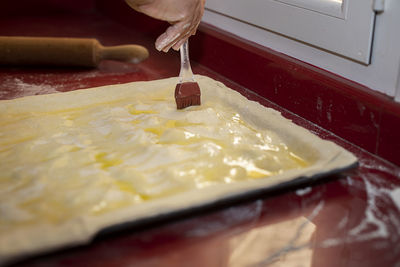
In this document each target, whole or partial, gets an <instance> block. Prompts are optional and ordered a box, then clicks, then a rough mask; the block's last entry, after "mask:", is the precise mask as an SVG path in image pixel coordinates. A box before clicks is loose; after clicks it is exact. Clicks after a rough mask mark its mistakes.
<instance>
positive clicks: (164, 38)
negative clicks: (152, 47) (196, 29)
mask: <svg viewBox="0 0 400 267" xmlns="http://www.w3.org/2000/svg"><path fill="white" fill-rule="evenodd" d="M190 26H191V25H190V24H188V23H185V22H179V23H177V24H174V25H172V26H170V27H168V29H167V30H166V31H165V33H163V34H161V35H160V36H159V37H158V38H157V40H156V48H157V50H158V51H164V52H168V50H169V49H170V48H171V47H172V46H173V45H174V44H175V43H176V42H177V41H179V40H181V39H182V37H183V36H185V35H186V34H187V32H188V31H189V30H190V29H191V27H190Z"/></svg>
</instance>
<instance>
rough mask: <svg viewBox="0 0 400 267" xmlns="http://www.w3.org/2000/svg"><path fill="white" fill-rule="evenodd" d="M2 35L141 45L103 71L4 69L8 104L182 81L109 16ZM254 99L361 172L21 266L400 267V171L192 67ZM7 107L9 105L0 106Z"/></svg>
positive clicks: (6, 24) (173, 65)
mask: <svg viewBox="0 0 400 267" xmlns="http://www.w3.org/2000/svg"><path fill="white" fill-rule="evenodd" d="M0 34H1V35H30V36H71V37H95V38H98V39H99V40H100V41H101V42H102V43H103V44H104V45H116V44H124V43H138V44H142V45H145V46H146V47H148V48H149V50H150V58H149V59H148V60H146V61H144V62H142V63H140V64H137V65H134V64H131V63H121V62H115V61H104V62H102V63H101V65H100V66H99V68H98V69H65V68H64V69H63V68H8V67H2V68H1V69H0V99H13V98H17V97H23V96H26V95H34V94H46V93H57V92H64V91H70V90H75V89H83V88H88V87H94V86H101V85H107V84H115V83H126V82H131V81H143V80H153V79H160V78H166V77H171V76H176V75H178V73H179V57H178V56H179V55H178V53H177V52H171V53H169V54H163V53H160V52H157V51H156V50H155V49H154V48H153V39H151V38H148V37H146V36H144V35H143V34H141V33H139V32H135V31H132V30H130V29H128V28H125V27H124V26H122V25H119V24H117V23H115V22H113V21H111V20H109V19H107V18H105V17H102V16H100V15H96V14H91V15H87V16H84V17H82V16H79V15H65V14H61V15H56V16H40V17H39V16H37V17H35V16H32V17H27V16H24V17H15V16H14V17H9V18H2V19H0ZM192 65H193V70H194V72H195V73H198V74H202V75H207V76H210V77H212V78H214V79H216V80H219V81H221V82H223V83H225V84H226V85H227V86H228V87H230V88H232V89H234V90H237V91H239V92H241V93H242V94H244V95H246V96H247V97H248V98H250V99H252V100H255V101H258V102H260V103H261V104H263V105H265V106H267V107H272V108H274V109H276V110H278V111H280V112H282V114H283V115H284V116H285V117H287V118H289V119H291V120H293V121H294V122H295V123H297V124H299V125H301V126H303V127H305V128H307V129H308V130H310V131H312V132H313V133H315V134H316V135H318V136H320V137H321V138H323V139H327V140H331V141H333V142H335V143H337V144H338V145H340V146H342V147H344V148H346V149H348V150H349V151H351V152H352V153H354V154H355V155H356V156H357V157H358V159H359V166H358V167H357V168H356V169H353V170H349V171H346V172H344V173H341V174H338V175H331V176H329V177H325V178H324V179H322V180H318V181H315V182H314V183H312V184H305V185H303V186H302V187H297V188H287V189H284V190H279V191H277V192H274V193H272V194H268V195H263V196H256V197H251V198H249V199H246V200H241V201H237V202H232V203H230V204H229V205H225V206H218V207H210V208H208V209H205V210H201V211H196V212H194V213H193V214H189V215H185V216H175V217H172V218H169V219H165V220H162V221H157V222H155V223H151V224H149V225H145V226H141V227H139V228H134V229H127V230H125V231H123V232H120V233H114V234H111V235H105V236H101V237H99V238H97V239H96V240H95V241H93V242H92V243H91V244H89V245H86V246H82V247H77V248H70V249H66V250H63V251H59V252H56V253H52V254H49V255H42V256H38V257H35V258H31V259H27V260H26V261H24V262H20V263H18V265H19V266H71V265H72V266H192V267H194V266H327V267H329V266H335V267H337V266H364V267H365V266H400V230H399V229H400V167H398V166H396V165H394V164H391V163H389V162H387V161H385V160H383V159H382V158H379V157H377V156H375V155H373V154H371V153H369V152H366V151H365V150H362V149H360V148H359V147H357V146H355V145H352V144H351V143H348V142H347V141H345V140H343V139H341V138H339V137H337V136H336V135H334V134H332V133H331V132H329V131H326V130H324V129H322V128H320V127H319V126H317V125H315V124H312V123H310V122H308V121H307V120H305V119H302V118H301V117H298V116H297V115H295V114H293V113H290V112H288V111H287V110H285V109H283V108H281V107H279V106H277V105H275V104H274V103H272V102H270V101H268V100H267V99H264V98H262V97H260V96H258V95H256V94H255V93H252V92H251V88H249V89H246V88H243V87H241V86H239V85H238V84H236V83H234V82H232V81H230V80H228V79H226V78H224V77H223V76H221V75H219V74H218V73H215V72H213V71H211V70H209V69H208V68H206V67H204V66H202V65H199V64H196V63H192ZM0 104H1V101H0Z"/></svg>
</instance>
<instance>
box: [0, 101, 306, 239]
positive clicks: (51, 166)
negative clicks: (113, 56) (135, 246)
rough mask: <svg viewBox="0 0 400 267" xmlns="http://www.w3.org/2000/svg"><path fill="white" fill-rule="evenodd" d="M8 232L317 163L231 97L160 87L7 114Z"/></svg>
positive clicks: (3, 159)
mask: <svg viewBox="0 0 400 267" xmlns="http://www.w3.org/2000/svg"><path fill="white" fill-rule="evenodd" d="M0 125H1V127H2V131H1V133H0V212H1V219H0V233H1V232H3V231H9V230H10V229H16V227H23V226H24V225H30V224H34V223H40V222H47V223H60V222H63V221H66V220H69V219H73V218H76V217H79V216H82V215H94V216H96V215H98V214H103V213H105V212H109V211H111V210H114V209H118V208H121V207H125V206H128V205H136V204H139V203H141V202H143V201H150V200H152V199H155V198H162V197H167V196H170V195H173V194H178V193H179V192H184V191H187V190H193V189H201V188H204V187H209V186H213V185H216V184H224V183H226V184H229V183H237V182H241V181H246V180H249V179H268V177H269V176H271V175H276V174H279V173H282V172H284V171H286V170H290V169H298V168H304V167H306V166H308V165H309V163H308V162H307V161H305V160H304V159H302V158H301V157H300V156H299V155H296V154H294V153H293V151H291V150H290V148H288V147H287V145H286V144H284V143H283V142H282V140H281V139H280V138H279V137H278V136H276V134H274V133H273V132H269V131H262V132H261V131H258V130H257V129H255V128H254V127H252V126H251V125H250V124H249V123H247V122H246V121H244V120H243V119H242V117H241V116H240V114H238V113H237V112H235V111H234V110H232V109H231V108H229V107H225V106H223V105H218V106H215V105H212V104H207V103H206V104H204V105H202V106H199V107H190V108H188V109H186V110H184V111H177V110H175V106H174V105H171V103H169V102H168V101H167V100H166V98H163V97H161V96H159V97H157V96H155V97H153V98H149V99H146V98H141V99H135V98H132V99H123V100H120V101H113V102H110V103H100V104H93V105H89V106H83V107H80V108H73V109H65V110H58V109H57V110H54V111H51V112H36V113H23V114H18V115H10V114H0Z"/></svg>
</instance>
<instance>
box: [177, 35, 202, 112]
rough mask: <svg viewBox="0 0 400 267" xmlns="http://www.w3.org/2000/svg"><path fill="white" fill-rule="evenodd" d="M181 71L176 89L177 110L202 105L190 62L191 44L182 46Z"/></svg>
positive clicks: (186, 43) (187, 43)
mask: <svg viewBox="0 0 400 267" xmlns="http://www.w3.org/2000/svg"><path fill="white" fill-rule="evenodd" d="M179 50H180V54H181V71H180V72H179V83H178V84H177V85H176V87H175V102H176V107H177V109H184V108H186V107H189V106H195V105H200V87H199V85H198V84H197V82H196V80H195V79H194V76H193V72H192V68H191V67H190V60H189V42H188V41H187V40H186V42H185V43H184V44H183V45H182V46H181V48H180V49H179Z"/></svg>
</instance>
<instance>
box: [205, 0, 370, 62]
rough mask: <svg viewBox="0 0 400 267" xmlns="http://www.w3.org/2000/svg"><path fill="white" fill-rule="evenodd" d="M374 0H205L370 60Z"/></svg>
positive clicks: (223, 11) (211, 8) (252, 21)
mask: <svg viewBox="0 0 400 267" xmlns="http://www.w3.org/2000/svg"><path fill="white" fill-rule="evenodd" d="M373 3H374V0H342V2H341V3H340V0H207V1H206V10H207V11H208V12H212V13H215V14H219V15H223V16H226V17H229V18H231V19H234V20H237V21H241V22H244V23H247V24H249V25H253V26H256V27H259V28H262V29H265V30H268V31H271V32H274V33H276V34H280V35H283V36H286V37H289V38H291V39H294V40H297V41H300V42H303V43H306V44H309V45H311V46H314V47H318V48H320V49H322V50H325V51H330V52H331V53H334V54H337V55H340V56H342V57H345V58H349V59H352V60H354V61H357V62H359V63H363V64H366V65H367V64H369V63H370V59H371V47H372V37H373V30H374V19H375V12H374V11H373V9H372V6H373Z"/></svg>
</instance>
